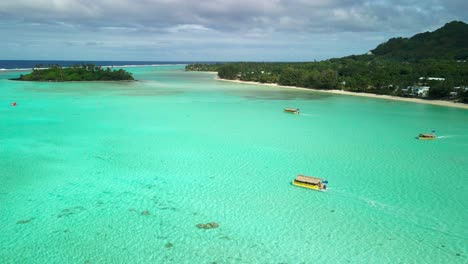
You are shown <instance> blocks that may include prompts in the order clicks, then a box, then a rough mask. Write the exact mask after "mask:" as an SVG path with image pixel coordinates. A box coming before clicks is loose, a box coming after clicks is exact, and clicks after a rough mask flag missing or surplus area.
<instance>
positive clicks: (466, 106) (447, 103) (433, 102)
mask: <svg viewBox="0 0 468 264" xmlns="http://www.w3.org/2000/svg"><path fill="white" fill-rule="evenodd" d="M215 79H216V80H218V81H223V82H233V83H243V84H255V85H264V86H274V87H279V88H286V89H295V90H303V91H314V92H320V93H329V94H340V95H351V96H361V97H370V98H378V99H387V100H396V101H404V102H412V103H419V104H430V105H438V106H446V107H455V108H462V109H468V104H462V103H455V102H450V101H442V100H424V99H419V98H405V97H398V96H391V95H379V94H371V93H355V92H349V91H343V90H319V89H311V88H302V87H296V86H284V85H278V84H274V83H257V82H248V81H240V80H226V79H221V78H219V77H216V78H215Z"/></svg>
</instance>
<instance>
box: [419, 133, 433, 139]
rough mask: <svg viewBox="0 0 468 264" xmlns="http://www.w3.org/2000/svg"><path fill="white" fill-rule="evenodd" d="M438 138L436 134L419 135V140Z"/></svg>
mask: <svg viewBox="0 0 468 264" xmlns="http://www.w3.org/2000/svg"><path fill="white" fill-rule="evenodd" d="M436 138H437V137H436V135H435V134H419V135H418V139H419V140H434V139H436Z"/></svg>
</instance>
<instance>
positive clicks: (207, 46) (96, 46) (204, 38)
mask: <svg viewBox="0 0 468 264" xmlns="http://www.w3.org/2000/svg"><path fill="white" fill-rule="evenodd" d="M467 10H468V1H466V0H406V1H405V0H375V1H369V0H0V32H1V36H2V39H1V41H0V59H45V60H47V59H64V60H157V61H167V60H170V61H175V60H179V61H233V60H234V61H238V60H249V61H310V60H314V59H316V60H321V59H326V58H330V57H339V56H344V55H350V54H362V53H365V52H367V51H368V50H370V49H372V48H374V47H375V46H376V45H378V44H380V43H382V42H384V41H385V40H387V39H388V38H390V37H395V36H412V35H414V34H415V33H418V32H423V31H432V30H434V29H437V28H439V27H441V26H442V25H444V24H445V23H446V22H449V21H452V20H461V21H464V22H467V21H468V12H466V11H467Z"/></svg>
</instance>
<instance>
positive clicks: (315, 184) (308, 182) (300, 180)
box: [292, 174, 328, 191]
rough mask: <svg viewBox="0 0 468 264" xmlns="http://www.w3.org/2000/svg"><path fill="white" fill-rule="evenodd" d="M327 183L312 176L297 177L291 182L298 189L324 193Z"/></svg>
mask: <svg viewBox="0 0 468 264" xmlns="http://www.w3.org/2000/svg"><path fill="white" fill-rule="evenodd" d="M325 183H328V181H325V180H323V179H321V178H317V177H312V176H305V175H301V174H299V175H297V176H296V178H295V179H294V180H293V181H292V184H293V185H295V186H299V187H304V188H308V189H312V190H316V191H325V190H326V189H327V185H325Z"/></svg>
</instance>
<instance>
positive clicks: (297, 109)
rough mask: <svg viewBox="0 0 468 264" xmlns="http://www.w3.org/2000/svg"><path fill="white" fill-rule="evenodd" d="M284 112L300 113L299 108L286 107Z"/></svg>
mask: <svg viewBox="0 0 468 264" xmlns="http://www.w3.org/2000/svg"><path fill="white" fill-rule="evenodd" d="M284 112H286V113H291V114H296V115H298V114H299V113H300V112H299V108H285V109H284Z"/></svg>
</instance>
